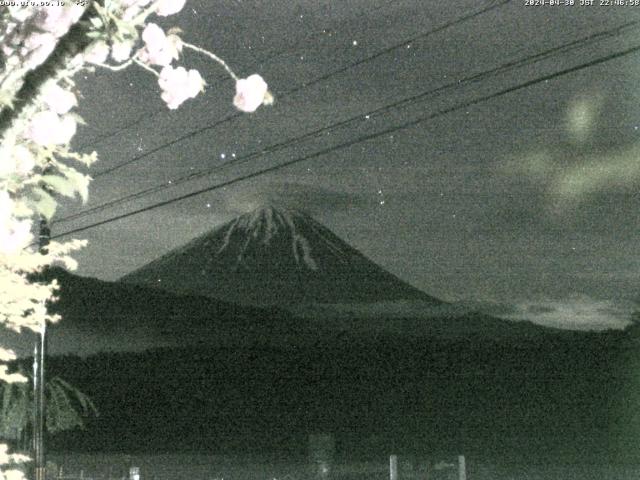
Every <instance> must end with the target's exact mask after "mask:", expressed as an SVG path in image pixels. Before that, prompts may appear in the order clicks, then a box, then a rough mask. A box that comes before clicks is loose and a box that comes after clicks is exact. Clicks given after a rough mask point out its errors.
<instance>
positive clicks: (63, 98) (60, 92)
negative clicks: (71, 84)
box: [42, 82, 78, 115]
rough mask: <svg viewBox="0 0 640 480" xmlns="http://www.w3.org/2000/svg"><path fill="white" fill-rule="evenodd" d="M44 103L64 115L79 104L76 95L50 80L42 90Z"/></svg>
mask: <svg viewBox="0 0 640 480" xmlns="http://www.w3.org/2000/svg"><path fill="white" fill-rule="evenodd" d="M42 96H43V100H44V103H45V105H46V106H47V107H49V109H50V110H52V111H54V112H56V113H57V114H59V115H63V114H65V113H67V112H68V111H69V110H71V109H72V108H73V107H75V106H76V105H78V100H77V99H76V96H75V95H74V94H73V93H72V92H70V91H69V90H65V89H64V88H62V87H61V86H60V85H58V84H57V83H54V82H50V83H48V84H47V85H45V87H44V88H43V90H42Z"/></svg>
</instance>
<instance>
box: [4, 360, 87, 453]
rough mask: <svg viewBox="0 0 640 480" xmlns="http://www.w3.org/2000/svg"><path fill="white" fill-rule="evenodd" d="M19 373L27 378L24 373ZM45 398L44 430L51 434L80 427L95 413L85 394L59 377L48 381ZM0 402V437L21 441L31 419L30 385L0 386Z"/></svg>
mask: <svg viewBox="0 0 640 480" xmlns="http://www.w3.org/2000/svg"><path fill="white" fill-rule="evenodd" d="M21 373H22V374H23V375H24V376H26V377H27V378H30V375H29V374H25V372H24V371H23V370H21ZM45 398H46V402H45V404H46V409H45V422H46V429H47V431H48V432H49V433H51V434H55V433H59V432H63V431H65V430H72V429H75V428H83V427H84V420H83V418H84V417H87V416H88V415H90V414H97V413H98V411H97V409H96V407H95V405H94V404H93V402H92V401H91V399H90V398H89V397H88V396H87V395H85V394H84V393H82V392H81V391H80V390H78V389H77V388H76V387H74V386H73V385H70V384H69V383H68V382H66V381H65V380H63V379H62V378H60V377H58V376H55V377H52V378H50V379H48V380H47V382H46V384H45ZM0 399H1V400H0V438H4V439H6V440H20V439H22V438H24V436H25V435H27V434H28V432H29V427H30V426H31V420H32V418H33V389H32V388H31V385H30V383H27V382H20V383H6V384H4V385H0Z"/></svg>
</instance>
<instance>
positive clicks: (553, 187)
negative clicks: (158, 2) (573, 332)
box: [53, 0, 640, 328]
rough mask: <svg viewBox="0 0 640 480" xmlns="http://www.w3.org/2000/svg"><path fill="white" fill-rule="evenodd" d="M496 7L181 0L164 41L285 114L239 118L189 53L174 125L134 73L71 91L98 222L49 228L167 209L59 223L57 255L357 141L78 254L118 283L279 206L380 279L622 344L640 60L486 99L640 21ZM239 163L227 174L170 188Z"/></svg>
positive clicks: (583, 60) (620, 45)
mask: <svg viewBox="0 0 640 480" xmlns="http://www.w3.org/2000/svg"><path fill="white" fill-rule="evenodd" d="M504 3H505V2H499V1H493V2H492V1H477V0H457V1H455V2H442V1H436V0H396V1H393V2H382V1H377V0H348V1H340V2H338V1H321V2H317V1H311V0H305V1H290V0H287V1H284V0H277V1H276V0H219V1H216V2H211V1H210V0H189V1H188V2H187V5H186V7H185V8H184V10H183V11H182V12H181V13H180V14H179V15H177V16H175V17H169V19H168V21H163V22H159V23H161V24H162V25H163V26H170V25H178V26H179V27H180V28H182V30H184V33H183V34H182V36H183V38H184V39H185V40H186V41H188V42H190V43H193V44H197V45H200V46H202V47H204V48H208V49H210V50H212V51H214V52H215V53H216V54H218V55H220V56H221V57H223V58H224V59H225V60H227V61H228V62H229V64H230V65H231V66H232V68H233V69H234V70H235V71H236V72H237V73H238V74H239V75H240V76H242V77H245V76H248V75H250V74H252V73H260V74H261V75H262V76H263V77H264V78H265V79H266V81H267V82H268V83H269V85H270V89H271V90H272V92H273V94H274V95H275V98H276V102H275V104H274V105H273V106H271V107H261V108H260V109H259V110H258V111H257V112H256V113H255V114H251V115H248V114H243V115H236V112H235V110H234V107H233V105H232V103H231V100H232V97H233V94H234V85H233V82H232V81H231V80H229V79H227V77H225V74H224V72H223V70H222V69H221V68H220V67H219V66H218V65H216V64H214V63H213V62H211V61H210V60H208V59H206V58H204V57H202V56H198V55H197V54H194V53H193V52H186V53H185V55H184V56H183V58H182V60H181V64H182V65H185V66H187V67H189V68H197V69H199V70H200V72H201V73H202V75H203V77H204V78H205V79H206V81H207V82H208V87H207V90H206V92H205V93H204V94H202V95H200V96H199V97H198V98H196V99H195V100H190V101H188V102H187V103H186V104H184V105H183V106H182V107H181V108H180V109H179V110H177V111H169V110H168V109H167V108H166V106H165V105H164V103H163V102H162V100H161V99H160V94H159V88H158V86H157V83H156V79H155V78H154V77H153V76H152V75H150V74H149V73H148V72H145V71H143V70H141V69H134V68H130V69H129V70H127V71H125V72H121V73H112V72H108V71H106V70H98V71H96V72H95V73H87V74H86V75H85V76H84V77H81V78H80V79H79V82H78V84H79V88H80V90H81V92H82V94H83V97H84V99H83V101H81V107H80V113H81V115H82V116H83V117H84V118H85V120H86V121H87V126H85V127H83V128H82V129H81V131H80V134H79V135H78V136H77V137H76V139H77V142H76V146H77V147H79V148H80V149H82V150H86V151H90V150H91V149H96V150H97V151H98V153H99V155H100V158H101V160H100V162H99V163H97V164H96V165H95V166H94V167H93V168H92V169H91V173H92V175H94V176H95V177H96V179H95V180H94V182H93V184H92V188H91V198H90V201H89V202H88V204H87V205H84V206H83V205H79V204H69V205H67V206H64V207H63V208H62V209H61V210H60V211H59V213H58V214H57V216H56V219H58V220H59V219H62V218H64V217H66V216H68V215H71V214H74V213H77V212H80V211H82V210H85V209H87V208H93V207H96V206H99V205H101V204H103V203H105V202H109V201H112V200H114V199H117V198H119V197H123V196H125V195H129V194H132V193H135V192H138V191H141V190H145V189H148V188H152V187H156V186H167V187H168V188H163V189H162V190H161V191H159V192H156V193H155V194H153V195H147V196H144V197H142V198H136V199H134V200H132V201H130V202H128V203H122V204H117V205H114V206H113V207H112V208H107V209H105V210H103V211H100V212H94V213H93V214H92V215H88V216H85V217H82V218H78V219H75V220H72V221H66V222H62V223H54V225H53V234H54V235H56V234H60V233H63V232H65V231H68V230H71V229H75V228H78V227H82V226H84V225H89V224H92V223H94V222H97V221H100V220H103V219H107V218H110V217H112V216H115V215H119V214H122V213H125V212H128V211H131V210H135V209H137V208H141V207H144V206H147V205H151V204H153V203H156V202H159V201H162V200H165V199H169V198H173V197H176V196H179V195H183V194H185V193H188V192H191V191H195V190H198V189H200V188H204V187H206V186H209V185H215V184H217V183H220V182H222V181H226V180H229V179H232V178H236V177H238V176H240V175H243V174H246V173H248V172H252V171H256V170H259V169H263V168H266V167H270V166H272V165H276V164H278V163H281V162H286V161H289V160H293V159H295V158H299V157H303V156H306V155H309V154H312V153H314V152H317V151H320V150H323V149H326V148H330V147H332V146H335V145H339V144H342V143H346V142H350V143H352V144H351V145H349V146H347V147H346V148H340V149H335V150H333V151H331V152H330V153H328V154H326V155H320V156H316V157H314V158H312V159H310V160H308V161H306V162H302V163H298V164H295V165H293V166H291V167H287V168H284V169H281V170H277V171H275V172H273V173H270V174H267V175H262V176H259V177H256V178H253V179H251V180H249V181H244V182H239V183H236V184H234V185H232V186H229V187H227V188H223V189H219V190H216V191H212V192H209V193H206V194H202V195H199V196H196V197H192V198H190V199H187V200H185V201H180V202H175V203H171V204H170V205H167V206H164V207H162V208H157V209H154V210H151V211H149V212H146V213H142V214H139V215H134V216H131V217H128V218H126V219H123V220H119V221H115V222H111V223H108V224H106V225H102V226H99V227H96V228H92V229H89V230H86V231H83V232H81V233H77V234H76V235H75V237H76V238H87V239H88V240H89V242H90V244H89V246H88V247H87V248H86V249H85V250H84V251H83V252H82V253H80V254H79V255H77V258H78V260H79V261H80V269H79V273H80V274H81V275H88V276H94V277H97V278H100V279H106V280H115V279H117V278H119V277H120V276H122V275H124V274H126V273H128V272H129V271H131V270H133V269H134V268H137V267H139V266H142V265H144V264H145V263H147V262H149V261H150V260H152V259H154V258H156V257H158V256H160V255H161V254H163V253H165V252H167V251H169V250H170V249H173V248H175V247H177V246H179V245H181V244H183V243H185V242H187V241H188V240H190V239H192V238H193V237H195V236H197V235H200V234H202V233H203V232H206V231H208V230H210V229H212V228H214V227H215V226H217V225H220V224H222V223H223V222H225V221H228V220H229V219H231V218H232V217H234V216H237V215H238V214H241V213H244V212H247V211H250V210H252V209H254V208H256V207H257V206H259V205H262V204H264V203H267V202H276V203H277V204H284V205H288V206H291V207H297V208H301V209H304V210H307V211H309V212H310V213H311V214H312V215H314V217H315V218H316V219H317V220H319V221H320V222H322V223H323V224H325V225H326V226H327V227H329V228H330V229H332V230H333V231H334V232H335V233H336V234H338V235H339V236H341V237H342V238H344V239H345V240H346V241H348V242H349V243H351V244H352V245H353V246H354V247H356V248H358V249H359V250H361V251H362V252H363V253H364V254H366V255H367V256H369V257H370V258H371V259H372V260H374V261H375V262H377V263H378V264H380V265H381V266H383V267H385V268H386V269H388V270H389V271H391V272H392V273H394V274H396V275H398V276H399V277H400V278H402V279H404V280H406V281H408V282H410V283H411V284H413V285H415V286H416V287H418V288H420V289H422V290H424V291H425V292H427V293H429V294H431V295H434V296H437V297H439V298H442V299H444V300H448V301H466V302H478V303H481V304H483V305H484V306H485V308H487V309H488V310H489V311H494V312H496V313H498V312H499V313H502V314H504V315H506V316H509V317H513V318H529V319H532V320H535V321H538V322H541V323H544V324H547V325H554V326H563V327H567V328H602V327H619V326H623V325H624V324H625V322H626V321H627V320H628V318H629V314H630V312H631V311H632V310H633V308H634V302H635V301H636V300H638V289H637V276H638V272H639V271H640V254H639V253H638V248H637V247H638V237H637V232H638V227H640V215H639V214H638V212H639V211H640V199H639V198H638V195H637V189H638V186H639V184H640V87H639V85H640V51H639V52H635V53H630V54H627V55H621V56H619V57H618V58H614V59H612V60H610V61H607V62H604V63H599V64H596V65H593V66H591V67H588V68H583V69H580V70H577V71H575V72H572V73H568V74H566V75H563V76H560V77H557V78H550V79H549V80H548V81H541V82H538V83H535V84H533V85H531V86H529V87H526V88H520V89H518V90H515V91H513V92H510V93H505V94H501V95H499V96H496V97H495V98H491V99H488V100H486V101H480V100H479V99H481V98H483V97H489V96H491V95H492V94H494V93H496V92H503V91H505V90H507V89H509V88H510V87H514V86H517V85H520V84H524V83H525V82H528V81H530V80H535V79H539V78H543V77H545V76H548V75H552V74H554V73H555V72H558V71H561V70H565V69H571V68H572V67H576V66H580V65H583V64H587V63H589V62H591V61H593V60H597V59H600V58H605V57H607V56H608V55H611V54H615V53H616V52H624V51H625V50H627V49H630V48H633V47H635V46H638V45H640V6H637V7H632V6H599V5H597V4H598V3H599V2H598V0H596V2H595V3H596V5H594V6H590V7H589V6H580V5H574V6H572V7H567V6H549V5H545V6H526V5H525V0H517V1H511V2H506V4H504ZM579 3H580V0H576V4H579ZM503 4H504V5H503ZM492 5H494V6H495V8H493V9H489V10H487V7H490V6H492ZM482 10H487V11H486V12H485V13H481V14H478V15H473V14H474V13H475V12H480V11H482ZM463 17H471V18H468V19H467V20H466V21H460V19H461V18H463ZM636 21H638V22H639V23H638V24H633V22H636ZM447 24H450V26H449V27H447V28H440V27H442V26H444V25H447ZM627 24H629V25H628V26H626V27H625V28H621V29H619V28H618V27H620V26H624V25H627ZM428 32H432V33H431V34H429V35H425V34H426V33H428ZM599 34H603V35H599ZM605 34H606V35H605ZM410 39H413V41H411V42H408V43H407V40H410ZM577 40H581V41H580V42H576V41H577ZM396 45H397V46H398V48H393V49H392V48H390V47H393V46H396ZM562 46H565V47H566V48H565V49H564V50H560V51H558V50H557V49H558V48H559V47H562ZM553 49H556V50H553ZM543 52H548V54H547V55H546V56H540V57H534V56H535V55H537V54H540V53H543ZM369 57H373V58H371V59H370V60H366V59H368V58H369ZM363 60H366V61H363ZM520 60H523V62H522V63H518V64H516V65H515V66H513V65H512V64H513V63H516V62H518V61H520ZM500 66H503V67H505V68H504V69H502V70H497V71H496V69H497V68H498V67H500ZM332 72H337V73H335V74H333V75H330V74H331V73H332ZM483 72H487V73H486V74H485V75H480V76H479V77H476V78H475V80H469V79H470V78H472V77H473V76H474V75H478V74H482V73H483ZM305 84H307V85H306V86H304V85H305ZM447 85H448V86H449V87H447V88H444V89H442V91H441V92H440V94H437V95H436V94H434V95H430V96H426V97H421V98H419V99H416V100H413V101H409V102H407V103H405V104H403V105H402V106H401V107H399V108H395V109H386V110H383V111H382V112H381V113H379V114H369V112H371V111H374V110H376V109H379V108H381V107H385V106H387V105H390V104H393V103H394V102H398V101H400V100H403V99H406V98H410V97H413V96H415V95H418V94H421V93H423V92H427V91H430V90H433V89H436V88H438V87H443V86H447ZM291 91H293V92H292V93H289V92H291ZM465 103H469V105H468V106H466V107H465V106H464V105H463V104H465ZM458 105H461V108H457V109H455V110H453V111H451V112H449V113H446V114H440V113H438V112H443V111H445V110H449V109H452V107H455V106H458ZM432 114H435V115H434V116H433V118H431V119H427V120H425V121H422V122H419V123H416V124H415V125H414V126H411V127H409V128H403V129H398V130H397V131H390V132H389V133H386V134H383V135H380V136H377V137H375V138H372V139H369V140H367V141H361V142H352V141H353V140H356V139H358V138H359V137H361V136H367V135H369V134H373V133H375V132H380V131H385V130H387V129H389V130H391V129H393V127H395V126H399V125H401V124H403V123H405V122H410V121H412V120H416V119H419V118H424V117H428V116H430V115H432ZM352 117H353V118H355V117H358V118H357V120H355V121H353V122H350V123H348V124H346V125H344V126H342V127H340V128H336V129H333V130H327V131H324V132H323V133H322V134H320V135H316V136H312V137H311V138H309V139H307V140H306V141H303V142H298V143H295V144H293V145H291V146H290V147H288V148H286V149H282V150H280V151H278V152H276V153H266V154H263V155H260V156H255V157H251V158H249V159H246V160H245V161H243V162H240V161H238V160H239V159H243V158H244V157H245V156H246V155H249V154H252V153H254V152H256V151H260V150H262V149H264V148H267V147H269V146H271V145H273V144H276V143H279V142H283V141H286V140H289V139H292V138H296V137H298V136H301V135H303V134H305V133H308V132H313V131H315V130H318V129H321V128H323V127H326V126H329V125H332V124H335V123H338V122H341V121H343V120H346V119H350V118H352ZM225 119H227V120H225ZM221 121H222V122H221ZM219 122H221V123H219ZM216 123H219V124H218V125H217V126H215V127H212V128H208V129H204V128H203V127H207V126H211V125H214V124H216ZM196 130H201V131H200V132H199V133H195V134H191V135H189V134H190V132H194V131H196ZM181 137H184V138H183V139H182V140H179V139H181ZM168 143H171V144H170V145H166V147H165V148H162V149H159V150H157V151H154V149H158V148H159V147H161V146H163V145H165V144H168ZM141 156H142V158H139V159H138V160H136V161H133V162H130V163H129V164H128V165H126V166H123V167H122V168H118V169H116V170H113V171H109V172H108V173H105V174H102V175H101V174H100V173H99V172H103V171H108V170H110V169H111V168H113V167H114V166H116V165H118V164H120V163H122V162H128V161H130V160H131V159H133V158H136V157H141ZM226 162H232V164H230V165H229V166H228V167H226V168H219V169H217V170H216V171H215V172H214V173H213V174H211V175H206V176H203V177H201V178H198V179H195V180H193V181H189V182H182V183H180V184H178V185H175V184H174V182H175V181H176V180H177V179H179V178H182V177H184V176H186V175H189V174H190V173H194V172H200V171H203V170H207V169H212V168H215V167H217V166H219V165H222V164H224V163H226ZM169 182H172V183H171V184H170V183H169Z"/></svg>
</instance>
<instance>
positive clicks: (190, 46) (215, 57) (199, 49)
mask: <svg viewBox="0 0 640 480" xmlns="http://www.w3.org/2000/svg"><path fill="white" fill-rule="evenodd" d="M182 46H183V47H186V48H190V49H191V50H193V51H195V52H198V53H202V54H203V55H206V56H207V57H209V58H211V59H212V60H214V61H216V62H218V63H219V64H220V65H222V67H223V68H224V69H225V70H226V71H227V73H228V74H229V75H231V78H233V79H234V80H235V81H236V82H237V81H238V80H240V78H239V77H238V76H237V75H236V74H235V73H234V71H233V70H231V67H229V65H227V62H225V61H224V60H222V59H221V58H220V57H218V56H217V55H216V54H214V53H211V52H210V51H209V50H205V49H204V48H200V47H198V46H196V45H192V44H190V43H187V42H182Z"/></svg>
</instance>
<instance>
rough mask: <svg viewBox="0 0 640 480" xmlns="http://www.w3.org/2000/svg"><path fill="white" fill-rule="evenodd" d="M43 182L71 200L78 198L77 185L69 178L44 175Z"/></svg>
mask: <svg viewBox="0 0 640 480" xmlns="http://www.w3.org/2000/svg"><path fill="white" fill-rule="evenodd" d="M41 180H42V181H43V182H44V183H46V184H47V185H48V186H49V187H51V188H52V189H53V191H54V192H55V193H59V194H60V195H63V196H65V197H69V198H73V197H75V196H76V188H75V185H74V184H73V182H72V181H71V180H70V179H69V178H65V177H61V176H59V175H43V176H42V177H41Z"/></svg>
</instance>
